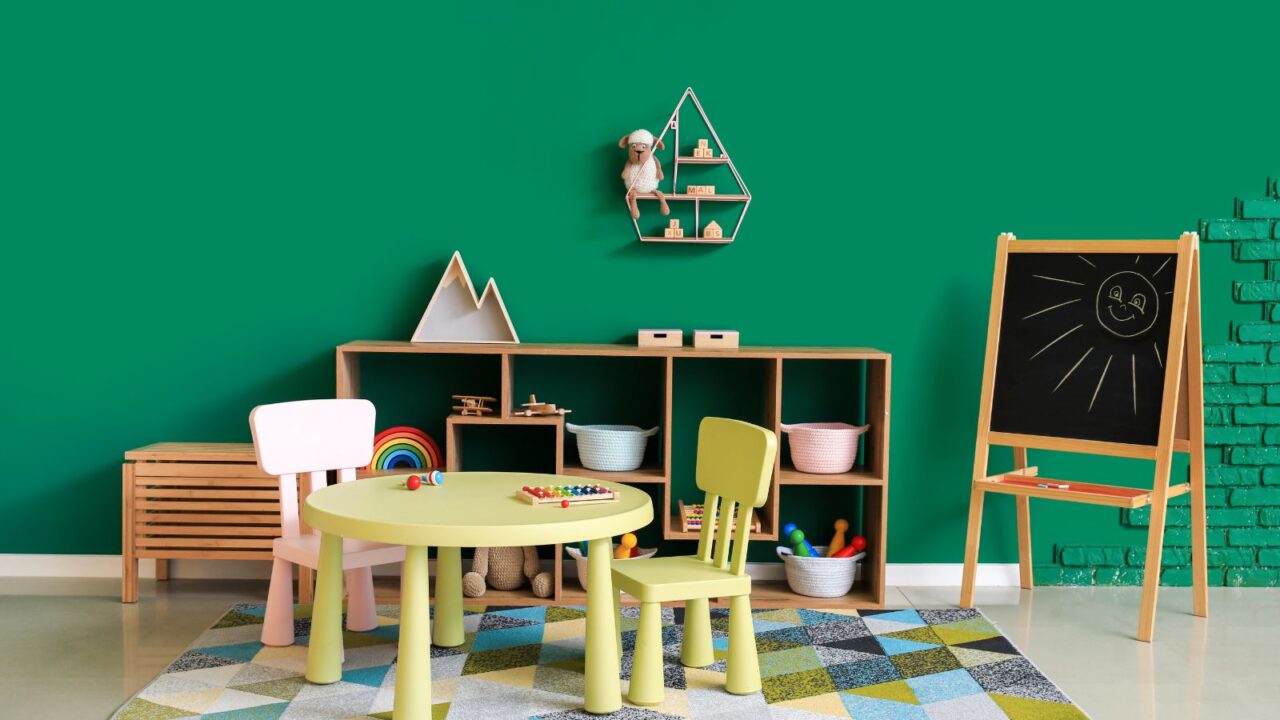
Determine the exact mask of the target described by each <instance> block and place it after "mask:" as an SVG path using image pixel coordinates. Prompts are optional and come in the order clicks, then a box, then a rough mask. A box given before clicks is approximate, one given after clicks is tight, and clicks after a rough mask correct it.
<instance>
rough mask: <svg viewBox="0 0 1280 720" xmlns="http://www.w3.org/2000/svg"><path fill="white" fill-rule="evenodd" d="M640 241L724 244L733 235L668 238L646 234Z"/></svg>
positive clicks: (729, 240)
mask: <svg viewBox="0 0 1280 720" xmlns="http://www.w3.org/2000/svg"><path fill="white" fill-rule="evenodd" d="M640 242H659V243H661V242H665V243H706V244H708V245H724V244H726V243H731V242H733V236H732V235H730V236H729V237H718V238H703V237H682V238H669V237H657V236H646V237H642V238H640Z"/></svg>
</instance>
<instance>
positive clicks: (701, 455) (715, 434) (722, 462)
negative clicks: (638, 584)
mask: <svg viewBox="0 0 1280 720" xmlns="http://www.w3.org/2000/svg"><path fill="white" fill-rule="evenodd" d="M777 454H778V437H777V436H776V435H774V434H773V432H772V431H771V430H766V429H764V428H762V427H759V426H756V425H752V424H751V423H745V422H742V421H741V420H729V419H726V418H716V417H709V418H703V419H702V423H701V424H700V425H699V426H698V467H697V482H698V488H699V489H701V490H703V491H704V492H706V494H707V496H706V499H705V500H704V501H703V507H702V533H701V534H700V535H699V537H698V559H699V560H702V561H703V562H708V563H709V562H713V561H714V563H715V565H716V566H717V567H719V568H721V569H729V570H731V571H732V572H733V573H734V574H735V575H741V574H742V573H744V572H746V562H747V537H748V533H749V531H750V529H751V511H752V509H753V508H758V507H760V506H761V505H763V504H764V501H765V498H766V497H767V496H768V495H769V478H770V477H772V475H773V462H774V458H776V457H777ZM735 510H737V511H738V514H739V516H740V517H739V521H738V524H737V531H736V532H733V531H732V528H733V513H734V511H735ZM717 511H718V512H719V517H720V518H721V519H722V520H721V522H718V523H717V522H716V513H717ZM717 525H718V526H719V530H718V531H717V530H716V526H717ZM731 534H732V535H734V536H735V537H733V540H732V543H731V542H730V535H731ZM713 540H714V549H715V557H714V560H713V558H712V548H713V542H712V541H713ZM730 547H732V548H733V558H732V564H730V558H729V549H730Z"/></svg>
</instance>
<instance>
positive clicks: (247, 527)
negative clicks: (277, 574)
mask: <svg viewBox="0 0 1280 720" xmlns="http://www.w3.org/2000/svg"><path fill="white" fill-rule="evenodd" d="M124 459H125V462H124V468H123V476H124V487H123V500H124V502H123V506H124V517H123V525H122V534H123V542H122V549H121V554H122V556H123V561H124V569H123V574H122V583H121V585H122V586H121V589H120V599H121V602H126V603H132V602H137V601H138V560H139V559H140V558H153V559H155V561H156V578H157V579H159V580H167V579H168V576H169V561H170V560H176V559H187V558H199V559H204V560H270V559H271V542H272V540H273V539H274V538H277V537H279V536H280V490H279V486H278V485H277V480H276V478H274V477H272V476H270V475H267V474H266V473H264V472H262V470H261V469H259V468H258V464H257V460H256V458H255V456H254V453H253V445H251V444H248V443H156V444H154V445H147V446H146V447H141V448H138V449H136V450H130V451H129V452H126V453H125V454H124Z"/></svg>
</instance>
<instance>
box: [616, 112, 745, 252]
mask: <svg viewBox="0 0 1280 720" xmlns="http://www.w3.org/2000/svg"><path fill="white" fill-rule="evenodd" d="M686 100H687V101H689V102H691V103H692V104H693V107H694V108H695V109H696V110H697V111H698V116H699V117H701V118H702V124H703V125H704V126H706V133H707V134H709V135H710V136H711V137H710V138H700V137H699V135H700V134H701V133H702V130H701V129H699V128H696V127H694V128H689V129H686V130H687V132H686V133H685V136H686V137H685V138H684V139H683V140H681V138H680V131H681V127H680V110H681V108H683V107H684V103H685V101H686ZM668 132H670V133H672V138H671V143H670V145H671V147H672V148H674V151H675V158H674V161H673V162H672V164H671V172H670V174H669V175H668V177H669V178H670V179H671V185H670V186H669V187H662V188H661V190H662V191H663V192H665V193H666V194H667V195H666V199H667V201H668V203H669V204H670V205H671V207H672V208H673V209H677V210H678V209H682V208H683V209H687V208H688V203H692V204H693V228H692V229H691V230H690V231H689V232H681V233H668V232H663V234H662V235H659V236H647V235H645V234H644V232H643V231H642V230H641V229H640V221H639V220H632V224H633V225H634V226H635V228H636V237H638V238H640V241H641V242H668V243H670V242H677V243H717V244H726V243H731V242H733V240H734V238H735V237H737V235H738V230H739V229H741V228H742V219H743V218H745V217H746V216H747V208H748V207H749V206H750V205H751V191H750V190H748V189H747V184H746V183H744V182H743V181H742V176H741V175H739V174H738V168H737V167H735V166H734V164H733V160H731V159H729V152H728V151H727V150H725V147H724V142H722V141H721V140H720V135H719V134H717V133H716V129H715V127H714V126H712V125H711V120H710V119H709V118H708V117H707V113H706V111H705V110H703V109H702V103H700V102H698V96H697V94H695V93H694V92H693V88H691V87H690V88H685V90H684V94H683V95H681V96H680V102H678V103H676V108H675V109H674V110H672V111H671V117H670V118H669V119H668V120H667V124H666V126H664V127H663V128H662V134H660V135H659V136H658V141H661V140H662V139H663V138H666V136H667V133H668ZM704 140H706V142H704ZM655 145H656V142H655ZM696 165H726V166H728V168H729V172H731V173H733V179H734V182H736V183H737V185H738V189H737V192H732V191H730V192H726V190H728V188H724V187H719V188H717V187H715V186H714V185H705V184H698V183H699V178H700V176H699V175H698V174H696V171H692V170H689V168H690V166H696ZM682 167H683V168H686V172H685V180H683V181H682V180H681V179H680V169H681V168H682ZM690 175H693V181H692V184H690V180H689V176H690ZM682 182H683V183H685V184H683V185H682V184H681V183H682ZM636 199H637V200H656V199H657V198H656V197H653V196H646V195H639V196H637V198H636ZM703 203H714V204H716V205H717V206H718V205H722V204H724V203H732V204H734V205H741V206H742V210H741V211H740V212H739V213H738V219H737V221H736V222H735V223H734V225H733V231H732V232H725V231H724V230H723V229H722V228H721V223H717V222H714V221H712V222H710V223H706V222H704V218H703ZM723 220H724V219H723V218H722V222H723ZM723 224H724V227H728V223H727V222H724V223H723ZM708 225H709V226H710V231H709V232H708V231H707V228H708Z"/></svg>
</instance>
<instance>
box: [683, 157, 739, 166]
mask: <svg viewBox="0 0 1280 720" xmlns="http://www.w3.org/2000/svg"><path fill="white" fill-rule="evenodd" d="M676 162H678V163H680V164H681V165H723V164H725V163H727V162H729V156H727V155H721V156H720V157H713V158H700V157H693V156H692V155H680V156H678V157H677V158H676Z"/></svg>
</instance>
